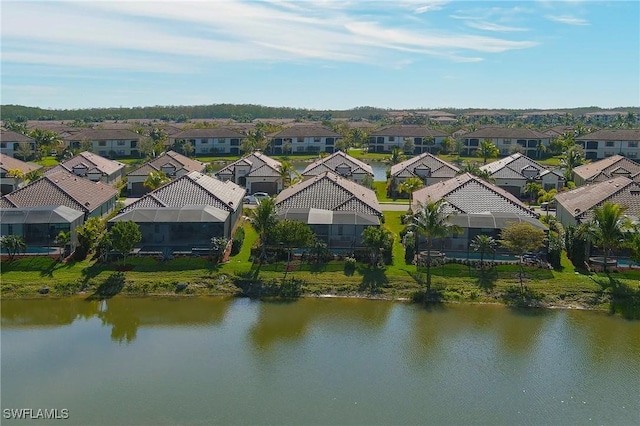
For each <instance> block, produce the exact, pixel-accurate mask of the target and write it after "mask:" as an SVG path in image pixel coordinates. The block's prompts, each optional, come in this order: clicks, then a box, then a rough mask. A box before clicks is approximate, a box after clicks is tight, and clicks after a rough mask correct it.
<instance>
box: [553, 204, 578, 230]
mask: <svg viewBox="0 0 640 426" xmlns="http://www.w3.org/2000/svg"><path fill="white" fill-rule="evenodd" d="M556 219H557V220H558V222H560V223H561V224H562V226H565V227H566V226H569V225H577V224H578V221H577V220H576V219H575V217H574V216H573V212H569V211H568V210H567V208H566V207H565V206H564V205H562V204H561V203H556Z"/></svg>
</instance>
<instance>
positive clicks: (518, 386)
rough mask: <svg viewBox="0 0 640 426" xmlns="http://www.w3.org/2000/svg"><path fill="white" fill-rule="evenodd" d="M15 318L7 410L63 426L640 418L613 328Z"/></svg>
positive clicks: (638, 388) (41, 307)
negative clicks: (38, 413)
mask: <svg viewBox="0 0 640 426" xmlns="http://www.w3.org/2000/svg"><path fill="white" fill-rule="evenodd" d="M1 319H2V330H1V338H2V340H1V342H2V409H3V410H5V409H18V408H32V409H34V410H37V409H45V408H46V409H52V408H56V409H59V410H62V409H67V410H68V415H69V418H68V419H67V420H57V421H52V422H50V423H55V424H65V425H66V424H74V425H75V424H77V425H91V424H127V425H136V424H145V425H156V424H185V425H190V424H203V425H205V424H295V425H301V424H367V425H370V424H491V425H494V424H526V425H539V424H562V425H567V424H576V425H585V424H614V425H625V424H629V425H631V424H635V425H637V424H638V420H639V419H640V402H639V401H640V322H633V321H627V320H624V319H621V318H617V317H612V316H609V315H607V314H604V313H595V312H584V311H563V310H516V309H510V308H504V307H499V306H478V305H443V306H437V307H431V308H425V307H423V306H418V305H408V304H401V303H392V302H384V301H368V300H351V299H303V300H298V301H294V302H291V303H282V302H281V303H270V302H259V301H253V300H249V299H223V298H171V299H165V298H120V297H116V298H113V299H109V300H107V301H86V300H83V299H79V298H70V299H60V300H3V301H2V312H1ZM4 414H5V411H3V416H4ZM34 422H35V421H30V422H27V421H24V420H20V421H9V420H6V419H5V418H3V420H2V424H33V423H34ZM37 424H47V422H46V421H37Z"/></svg>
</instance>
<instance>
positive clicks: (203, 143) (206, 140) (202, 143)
mask: <svg viewBox="0 0 640 426" xmlns="http://www.w3.org/2000/svg"><path fill="white" fill-rule="evenodd" d="M208 143H209V139H200V144H201V145H206V144H208Z"/></svg>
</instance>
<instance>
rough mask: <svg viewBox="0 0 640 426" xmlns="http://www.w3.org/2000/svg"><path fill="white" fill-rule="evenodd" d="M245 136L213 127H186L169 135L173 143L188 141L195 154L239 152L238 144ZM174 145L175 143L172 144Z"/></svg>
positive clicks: (230, 130) (231, 130)
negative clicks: (186, 128)
mask: <svg viewBox="0 0 640 426" xmlns="http://www.w3.org/2000/svg"><path fill="white" fill-rule="evenodd" d="M245 137H246V136H245V135H243V134H242V133H239V132H237V131H235V130H233V129H229V128H225V127H213V128H206V129H188V130H183V131H182V132H180V133H176V134H174V135H173V136H171V138H170V140H171V141H173V143H174V144H175V143H176V142H177V143H186V142H189V143H191V145H193V148H194V153H195V154H200V155H202V154H232V155H238V154H240V144H241V143H242V140H243V139H244V138H245ZM174 146H175V145H174Z"/></svg>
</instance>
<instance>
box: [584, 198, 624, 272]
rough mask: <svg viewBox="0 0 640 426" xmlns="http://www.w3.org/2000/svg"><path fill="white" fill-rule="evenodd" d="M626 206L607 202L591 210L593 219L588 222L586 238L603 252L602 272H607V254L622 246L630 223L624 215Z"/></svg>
mask: <svg viewBox="0 0 640 426" xmlns="http://www.w3.org/2000/svg"><path fill="white" fill-rule="evenodd" d="M625 210H627V207H626V206H622V205H620V204H617V203H612V202H610V201H607V202H606V203H604V204H603V205H602V206H598V207H595V208H594V209H593V219H592V220H591V221H590V222H588V224H587V228H586V233H587V238H588V239H589V240H590V241H591V242H593V243H594V244H595V245H596V246H600V247H601V248H602V251H603V263H604V271H605V272H607V257H608V256H609V252H610V251H612V250H614V249H616V248H618V247H619V246H621V245H622V243H623V241H624V237H625V232H626V231H627V230H628V229H629V228H630V225H631V221H630V220H629V218H628V217H627V216H625V215H624V212H625Z"/></svg>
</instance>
